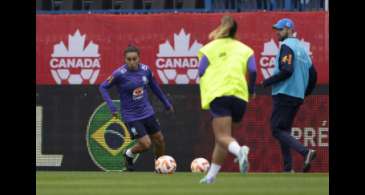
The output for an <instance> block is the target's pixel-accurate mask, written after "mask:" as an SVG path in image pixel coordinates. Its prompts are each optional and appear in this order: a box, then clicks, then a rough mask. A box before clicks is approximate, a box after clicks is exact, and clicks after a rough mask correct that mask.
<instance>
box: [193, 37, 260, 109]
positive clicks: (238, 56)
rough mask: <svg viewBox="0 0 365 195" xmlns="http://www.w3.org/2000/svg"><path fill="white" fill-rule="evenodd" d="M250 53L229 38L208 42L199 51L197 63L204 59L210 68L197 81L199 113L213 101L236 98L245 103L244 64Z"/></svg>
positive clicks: (247, 49)
mask: <svg viewBox="0 0 365 195" xmlns="http://www.w3.org/2000/svg"><path fill="white" fill-rule="evenodd" d="M253 53H254V52H253V50H252V49H251V48H250V47H248V46H247V45H245V44H243V43H241V42H240V41H237V40H235V39H232V38H222V39H216V40H214V41H211V42H210V43H208V44H206V45H205V46H204V47H202V48H201V49H200V50H199V53H198V58H199V60H200V59H201V57H202V56H203V55H205V56H206V57H207V58H208V60H209V65H208V67H207V68H206V70H205V73H204V74H203V76H202V77H201V78H200V96H201V105H202V109H204V110H207V109H209V108H210V102H212V101H213V100H214V99H215V98H216V97H221V96H231V95H233V96H235V97H237V98H240V99H242V100H245V101H246V102H248V96H249V92H248V86H247V81H246V71H247V61H248V59H249V57H250V56H251V55H253Z"/></svg>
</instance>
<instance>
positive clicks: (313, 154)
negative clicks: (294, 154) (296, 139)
mask: <svg viewBox="0 0 365 195" xmlns="http://www.w3.org/2000/svg"><path fill="white" fill-rule="evenodd" d="M316 156H317V151H315V150H309V152H308V154H307V155H306V156H305V160H304V165H303V172H308V171H309V170H310V168H311V164H310V163H311V161H312V160H314V159H315V158H316Z"/></svg>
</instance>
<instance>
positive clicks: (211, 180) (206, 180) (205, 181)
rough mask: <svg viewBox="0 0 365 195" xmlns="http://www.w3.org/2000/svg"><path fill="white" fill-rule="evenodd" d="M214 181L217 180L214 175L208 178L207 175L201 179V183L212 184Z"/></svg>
mask: <svg viewBox="0 0 365 195" xmlns="http://www.w3.org/2000/svg"><path fill="white" fill-rule="evenodd" d="M214 181H215V178H214V177H213V178H210V179H208V178H207V177H206V176H205V177H204V178H203V179H201V180H200V182H199V183H201V184H212V183H214Z"/></svg>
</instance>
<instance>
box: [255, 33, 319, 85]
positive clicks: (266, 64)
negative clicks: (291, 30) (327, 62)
mask: <svg viewBox="0 0 365 195" xmlns="http://www.w3.org/2000/svg"><path fill="white" fill-rule="evenodd" d="M300 41H301V43H302V44H303V47H304V49H305V50H306V51H307V53H308V54H309V55H310V56H311V55H312V53H311V51H310V43H309V42H306V41H304V39H301V40H300ZM280 46H281V42H279V45H277V44H276V43H275V41H274V39H270V41H268V42H265V43H264V51H263V52H261V57H260V67H261V72H262V75H263V76H264V78H265V79H267V78H269V77H271V76H272V74H273V71H274V68H275V60H276V54H277V53H278V52H279V48H280Z"/></svg>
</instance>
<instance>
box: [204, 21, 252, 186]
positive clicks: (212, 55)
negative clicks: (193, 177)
mask: <svg viewBox="0 0 365 195" xmlns="http://www.w3.org/2000/svg"><path fill="white" fill-rule="evenodd" d="M236 31H237V23H236V21H235V20H234V19H233V18H232V17H231V16H223V17H222V19H221V24H220V26H219V27H218V28H217V29H215V30H214V31H213V32H212V33H210V35H209V38H210V39H212V41H211V42H209V43H208V44H206V45H205V46H204V47H202V48H201V49H200V51H199V53H198V57H199V76H200V95H201V106H202V109H204V110H208V109H209V110H210V113H211V114H212V116H213V121H212V123H213V132H214V137H215V146H214V151H213V155H212V163H211V166H210V169H209V171H208V173H207V175H206V176H205V177H204V178H203V179H202V180H200V183H205V184H210V183H213V182H214V180H215V178H216V176H217V174H218V172H219V170H220V168H221V165H222V164H223V162H224V159H225V158H226V155H227V152H230V153H232V154H233V155H235V156H236V160H237V161H238V163H239V168H240V172H242V173H246V172H247V171H248V158H247V155H248V152H249V148H248V147H247V146H240V145H239V143H238V142H237V141H236V140H235V139H234V138H233V137H232V135H231V132H232V129H235V128H233V127H232V126H233V125H234V126H236V125H237V124H238V123H239V122H240V121H241V120H242V118H243V115H244V113H245V110H246V105H247V103H248V101H249V98H250V97H251V96H254V94H255V93H254V92H255V81H256V64H255V57H254V52H253V50H252V49H251V48H250V47H249V46H247V45H245V44H243V43H242V42H240V41H238V40H236V39H235V34H236ZM247 72H248V73H249V81H248V80H247V78H246V73H247Z"/></svg>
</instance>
